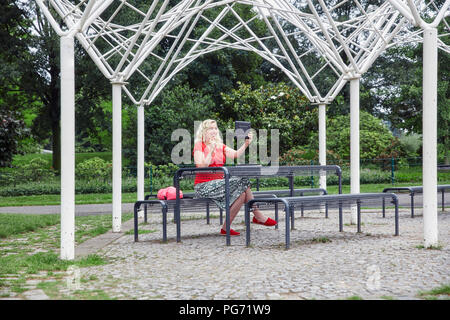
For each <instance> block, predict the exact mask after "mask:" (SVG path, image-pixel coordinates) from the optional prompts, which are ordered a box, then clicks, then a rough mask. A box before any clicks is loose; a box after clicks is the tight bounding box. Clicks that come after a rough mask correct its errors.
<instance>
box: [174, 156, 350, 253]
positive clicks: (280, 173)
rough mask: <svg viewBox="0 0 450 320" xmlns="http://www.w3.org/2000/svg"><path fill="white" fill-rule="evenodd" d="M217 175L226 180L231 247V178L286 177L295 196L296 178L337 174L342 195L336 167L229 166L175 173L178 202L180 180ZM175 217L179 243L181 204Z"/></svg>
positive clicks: (185, 169)
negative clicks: (201, 174)
mask: <svg viewBox="0 0 450 320" xmlns="http://www.w3.org/2000/svg"><path fill="white" fill-rule="evenodd" d="M200 172H201V173H217V172H219V173H220V172H222V173H223V175H224V180H225V186H224V189H225V204H226V208H227V209H226V210H225V213H226V214H225V221H226V245H228V246H229V245H231V238H230V220H229V219H230V216H229V207H230V205H231V204H230V203H229V201H230V199H229V179H230V177H231V176H237V177H245V178H270V177H286V178H288V181H289V191H292V192H291V193H290V195H293V190H294V177H295V176H299V175H312V174H314V173H316V174H319V175H322V174H329V173H332V174H335V175H336V176H337V177H338V187H339V193H342V170H341V168H340V167H339V166H336V165H327V166H261V165H244V166H227V167H203V168H196V167H184V168H180V169H178V170H177V171H176V172H175V175H174V187H175V188H176V190H177V191H176V197H177V200H176V201H181V199H180V198H179V190H180V180H181V179H184V178H187V177H195V175H196V174H197V173H200ZM174 211H175V212H174V217H175V220H176V222H177V242H180V241H181V223H180V221H179V220H180V219H178V218H177V217H180V211H181V202H176V203H175V210H174Z"/></svg>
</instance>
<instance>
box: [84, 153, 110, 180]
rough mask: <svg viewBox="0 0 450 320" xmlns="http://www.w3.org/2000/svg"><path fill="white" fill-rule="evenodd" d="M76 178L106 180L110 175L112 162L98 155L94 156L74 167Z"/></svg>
mask: <svg viewBox="0 0 450 320" xmlns="http://www.w3.org/2000/svg"><path fill="white" fill-rule="evenodd" d="M75 176H76V177H77V178H78V179H86V180H92V179H97V180H102V181H106V180H107V179H110V178H111V176H112V164H111V163H110V162H106V161H105V160H103V159H100V158H99V157H94V158H91V159H88V160H85V161H83V162H81V163H79V164H78V165H77V166H76V169H75Z"/></svg>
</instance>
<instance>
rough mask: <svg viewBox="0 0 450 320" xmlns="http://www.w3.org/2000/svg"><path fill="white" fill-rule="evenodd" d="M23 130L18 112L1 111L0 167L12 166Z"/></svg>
mask: <svg viewBox="0 0 450 320" xmlns="http://www.w3.org/2000/svg"><path fill="white" fill-rule="evenodd" d="M23 128H24V124H23V122H22V121H21V120H18V119H17V112H12V111H6V110H0V167H7V166H10V165H11V162H12V158H13V155H14V154H16V153H17V146H18V140H19V137H20V136H21V134H22V132H23Z"/></svg>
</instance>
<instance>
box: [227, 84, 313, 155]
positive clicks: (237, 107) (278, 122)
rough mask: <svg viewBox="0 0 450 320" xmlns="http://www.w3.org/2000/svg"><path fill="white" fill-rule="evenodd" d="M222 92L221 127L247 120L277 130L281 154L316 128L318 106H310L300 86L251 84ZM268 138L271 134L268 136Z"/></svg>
mask: <svg viewBox="0 0 450 320" xmlns="http://www.w3.org/2000/svg"><path fill="white" fill-rule="evenodd" d="M238 84H239V87H238V88H237V89H233V90H232V91H231V92H230V93H223V94H222V99H223V103H222V109H223V113H222V114H227V115H229V118H223V119H221V126H223V127H226V128H233V121H235V120H245V121H250V122H251V124H252V128H254V129H256V130H258V129H266V130H268V133H270V129H278V130H279V138H280V149H279V152H280V154H282V153H284V152H285V151H287V150H289V149H291V148H293V147H294V146H298V145H305V144H307V143H308V141H309V140H308V137H309V135H310V133H311V132H313V131H316V130H317V109H316V108H311V106H310V105H309V102H308V100H307V99H306V98H305V96H303V95H302V93H301V92H300V90H299V89H297V88H293V87H291V86H288V85H286V84H284V83H278V84H268V85H265V86H261V87H259V88H258V89H255V90H252V89H251V86H250V85H247V84H243V83H238ZM268 140H269V141H270V137H268Z"/></svg>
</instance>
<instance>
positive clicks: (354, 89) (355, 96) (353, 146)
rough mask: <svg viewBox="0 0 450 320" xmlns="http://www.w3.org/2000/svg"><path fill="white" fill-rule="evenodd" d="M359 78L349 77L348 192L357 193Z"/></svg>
mask: <svg viewBox="0 0 450 320" xmlns="http://www.w3.org/2000/svg"><path fill="white" fill-rule="evenodd" d="M359 161H360V159H359V78H354V79H350V193H359V192H360V186H359V179H360V177H359V170H360V168H359ZM356 210H357V208H356V206H353V207H352V217H351V224H356V223H357V211H356Z"/></svg>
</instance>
